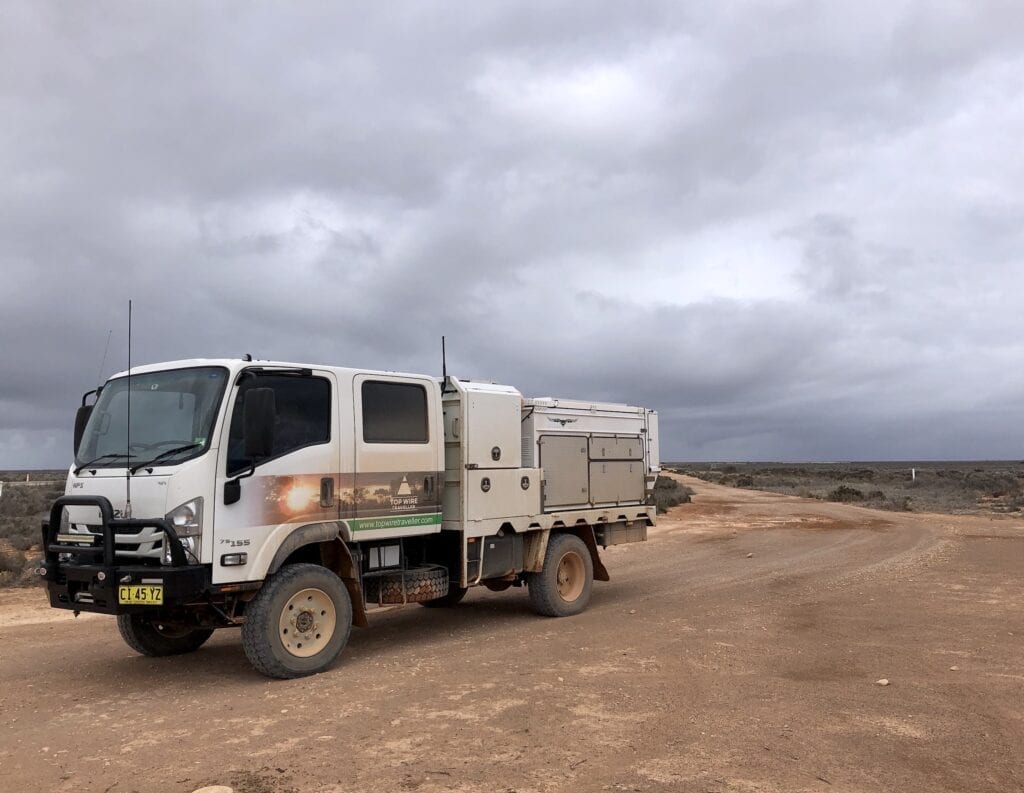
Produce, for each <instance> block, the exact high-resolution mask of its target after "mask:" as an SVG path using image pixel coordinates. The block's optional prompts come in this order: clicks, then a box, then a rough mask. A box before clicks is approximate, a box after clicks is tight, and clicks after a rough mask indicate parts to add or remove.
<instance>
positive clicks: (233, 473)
mask: <svg viewBox="0 0 1024 793" xmlns="http://www.w3.org/2000/svg"><path fill="white" fill-rule="evenodd" d="M239 377H240V379H239V380H238V384H237V387H236V389H235V393H234V395H233V396H234V399H233V404H232V405H231V406H230V411H231V412H230V414H229V415H230V420H229V421H227V422H225V427H224V430H223V431H222V435H221V448H220V453H219V456H218V466H217V489H216V491H215V498H214V502H215V503H214V512H215V520H214V522H213V525H214V536H213V558H212V562H213V582H214V583H223V582H228V581H251V580H259V579H262V578H263V577H264V576H265V575H266V571H267V568H268V566H269V565H270V562H271V561H272V559H273V556H274V553H276V551H277V549H278V548H279V547H280V546H281V543H282V542H283V541H284V539H285V537H287V535H289V534H290V533H291V532H293V531H295V530H296V529H297V528H299V527H301V526H304V525H308V524H311V523H320V522H324V521H336V520H338V518H339V513H340V510H339V498H338V496H339V490H340V485H341V483H340V481H339V479H340V469H341V464H340V463H341V460H340V451H339V450H340V448H341V443H340V439H341V427H340V420H339V407H340V406H339V398H338V396H339V395H338V382H337V378H336V377H335V375H334V374H333V373H332V372H327V371H320V370H316V369H302V370H276V369H260V368H257V367H254V368H253V369H249V370H245V371H244V372H243V373H242V374H241V375H240V376H239ZM254 388H270V389H272V390H273V391H274V398H275V405H276V410H277V416H276V419H275V422H274V432H273V451H272V453H271V454H270V456H268V457H267V458H265V459H261V460H255V461H250V460H248V459H246V458H245V457H244V456H242V455H243V444H242V415H243V410H244V406H245V395H246V393H247V392H248V391H250V390H252V389H254ZM345 401H346V402H347V399H346V400H345ZM349 437H351V436H349ZM350 442H351V441H350ZM252 463H255V468H254V469H253V472H252V475H251V476H243V478H241V479H240V480H239V485H240V492H241V497H240V498H239V500H238V501H236V502H235V503H232V504H227V503H225V498H224V483H225V482H227V481H228V480H230V479H234V478H236V477H238V476H239V475H244V474H246V473H247V472H248V471H249V469H250V465H251V464H252ZM237 554H244V563H243V564H237V562H238V561H239V558H238V556H237ZM232 555H236V556H234V558H231V556H232ZM225 556H228V557H229V558H228V559H225V558H224V557H225ZM225 562H229V563H230V564H225Z"/></svg>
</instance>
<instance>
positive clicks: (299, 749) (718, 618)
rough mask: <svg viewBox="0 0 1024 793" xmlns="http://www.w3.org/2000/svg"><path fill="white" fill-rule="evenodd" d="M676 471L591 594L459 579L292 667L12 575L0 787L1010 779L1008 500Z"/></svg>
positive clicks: (1023, 626)
mask: <svg viewBox="0 0 1024 793" xmlns="http://www.w3.org/2000/svg"><path fill="white" fill-rule="evenodd" d="M687 481H688V483H689V484H690V485H691V486H692V487H694V488H695V489H696V490H697V493H698V495H697V498H696V501H695V503H693V504H690V505H685V506H683V507H679V508H677V509H676V510H673V512H672V514H671V515H670V516H668V517H666V518H663V519H662V520H661V522H660V523H659V526H658V527H657V529H655V530H654V531H653V532H652V536H651V539H650V541H649V542H648V543H645V544H640V545H633V546H623V547H620V548H614V549H609V550H608V551H607V552H606V554H605V557H604V558H605V562H606V565H607V566H608V569H609V571H610V572H611V576H612V581H611V582H610V583H607V584H597V585H595V594H594V600H593V602H592V605H591V607H590V609H589V610H588V611H587V612H585V613H584V614H582V615H580V616H579V617H575V618H572V619H566V620H552V619H545V618H541V617H537V616H534V615H533V614H532V613H531V612H530V610H529V608H528V606H527V602H526V596H525V592H524V591H523V590H510V591H508V592H505V593H500V594H496V593H490V592H487V591H482V592H476V591H474V592H471V593H470V595H469V597H468V598H467V599H466V601H465V602H464V604H463V605H462V606H460V607H459V608H457V609H454V610H451V611H443V610H441V611H439V610H435V609H430V610H428V609H421V608H416V607H409V608H405V609H398V610H394V611H390V612H388V613H383V614H379V615H375V616H374V618H373V620H372V621H373V625H372V627H371V628H370V629H368V630H356V631H355V632H354V633H353V637H352V641H351V644H350V645H349V648H348V650H347V651H346V653H345V654H344V655H343V656H342V659H341V660H340V661H339V662H338V664H337V665H336V666H335V667H334V668H333V669H332V670H331V671H330V672H328V673H326V674H322V675H318V676H316V677H313V678H307V679H304V680H297V681H287V682H282V681H269V680H267V679H265V678H262V677H260V676H259V675H257V674H256V673H255V672H253V671H252V670H251V669H250V668H249V666H248V664H247V662H246V660H245V656H244V655H243V653H242V648H241V645H240V639H239V636H238V634H237V633H233V632H221V633H220V634H218V635H215V636H214V638H213V639H212V640H211V641H210V643H209V644H208V645H207V646H206V647H204V648H203V649H202V650H200V651H199V652H197V653H195V654H194V655H191V656H185V657H179V658H171V659H155V660H154V659H146V658H142V657H139V656H136V655H134V654H133V653H132V652H131V651H130V650H129V649H128V648H127V647H126V646H124V645H123V644H122V643H121V641H120V639H119V638H118V636H117V632H116V629H115V627H114V624H113V620H111V619H108V618H103V617H86V616H83V617H82V618H80V619H79V620H77V621H76V620H74V619H73V618H71V617H70V615H67V614H66V613H63V612H57V611H52V610H49V609H48V608H46V607H44V605H43V603H42V594H41V592H35V591H31V592H26V591H11V590H7V591H3V592H0V683H2V688H0V789H2V790H5V791H7V790H10V791H96V793H104V792H106V793H114V792H115V791H117V792H120V791H139V792H140V793H141V792H147V793H148V791H171V792H172V793H177V792H178V791H192V790H194V789H196V788H198V787H201V786H202V785H208V784H225V785H230V786H232V787H233V788H234V790H235V791H236V793H238V792H244V793H259V792H262V791H303V792H304V791H316V792H318V793H326V791H337V792H339V793H340V792H341V791H400V790H416V791H421V792H423V793H427V792H428V791H430V792H432V791H451V790H455V791H499V792H506V793H507V792H508V791H517V792H518V793H527V792H528V791H561V790H573V791H601V790H611V791H620V790H625V791H630V790H639V791H715V792H717V791H753V790H768V791H774V790H778V791H802V790H813V791H862V790H871V791H892V790H898V791H901V793H909V791H929V792H931V791H939V790H948V791H965V790H971V791H982V790H991V791H1009V790H1022V789H1024V611H1022V607H1024V521H1021V520H1019V519H1011V518H1003V517H999V518H996V517H993V518H988V517H978V518H973V517H950V516H940V515H903V514H895V513H882V512H872V511H870V510H865V509H858V508H856V507H849V506H842V505H836V504H827V503H822V502H816V501H804V500H800V499H797V498H793V497H788V496H778V495H772V494H767V493H755V492H751V491H742V490H734V489H728V488H722V487H716V486H714V485H709V484H706V483H703V482H699V481H695V480H692V481H691V480H687ZM883 678H884V679H887V680H888V681H889V685H888V686H881V685H878V684H877V683H876V681H878V680H880V679H883Z"/></svg>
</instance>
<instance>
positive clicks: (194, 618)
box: [40, 360, 659, 678]
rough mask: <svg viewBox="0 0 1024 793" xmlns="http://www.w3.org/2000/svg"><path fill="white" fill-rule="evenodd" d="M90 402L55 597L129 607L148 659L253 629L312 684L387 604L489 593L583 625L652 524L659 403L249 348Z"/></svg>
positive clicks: (52, 576)
mask: <svg viewBox="0 0 1024 793" xmlns="http://www.w3.org/2000/svg"><path fill="white" fill-rule="evenodd" d="M91 393H92V392H90V394H91ZM90 394H87V395H86V397H85V398H83V400H82V407H81V408H79V411H78V415H77V416H76V422H75V464H74V466H72V468H71V470H70V472H69V475H68V482H67V487H66V490H65V495H64V496H62V497H61V498H59V499H57V501H56V502H54V504H53V507H52V509H51V512H50V518H49V520H48V521H46V522H45V523H44V525H43V548H44V559H43V563H42V566H41V567H40V574H41V575H42V576H43V577H44V578H45V580H46V582H47V587H48V591H49V598H50V604H51V605H52V606H54V607H56V608H64V609H72V610H75V611H76V612H77V611H88V612H99V613H103V614H112V615H116V616H117V622H118V627H119V629H120V632H121V635H122V637H123V638H124V640H125V641H126V642H127V643H128V644H129V645H130V646H131V647H132V648H133V649H135V650H137V651H138V652H141V653H143V654H146V655H171V654H176V653H182V652H188V651H191V650H195V649H197V648H198V647H199V646H200V645H202V643H203V642H204V641H206V639H208V638H209V636H210V635H211V634H212V632H213V631H214V630H215V629H217V628H223V627H232V626H235V627H238V626H240V627H241V629H242V640H243V646H244V649H245V652H246V655H247V656H248V658H249V660H250V661H251V662H252V664H253V665H254V666H255V667H256V668H257V669H258V670H259V671H261V672H263V673H264V674H267V675H270V676H273V677H282V678H284V677H297V676H301V675H305V674H311V673H314V672H318V671H320V670H322V669H324V668H325V667H327V666H328V665H329V664H331V663H332V662H333V661H334V659H335V658H336V657H337V656H338V654H339V653H340V652H341V650H342V648H343V647H344V645H345V643H346V642H347V640H348V636H349V632H350V630H351V626H352V625H353V624H355V625H357V626H365V625H367V609H368V607H372V606H374V605H383V604H405V603H420V604H421V605H424V606H451V605H455V604H456V603H458V601H459V600H461V598H462V597H463V596H464V595H465V593H466V591H467V589H469V588H470V587H473V586H477V585H483V586H486V587H488V588H489V589H491V590H496V591H498V590H502V589H506V588H508V587H513V586H515V587H521V586H524V585H525V586H526V587H527V591H528V595H529V600H530V603H531V605H532V606H533V608H534V610H535V611H537V612H538V613H540V614H543V615H547V616H570V615H573V614H576V613H579V612H580V611H582V610H583V609H584V608H585V607H586V606H587V603H588V601H589V599H590V595H591V589H592V585H593V581H594V579H597V580H601V581H607V580H608V573H607V570H606V569H605V567H604V565H603V564H602V562H601V558H600V555H599V550H598V547H599V546H601V547H604V548H607V547H608V546H610V545H617V544H621V543H626V542H637V541H642V540H645V539H646V538H647V527H648V526H651V525H654V522H655V507H654V506H653V501H652V499H651V494H652V490H653V487H654V481H655V479H656V477H657V473H658V470H659V467H658V424H657V413H656V412H655V411H653V410H648V409H646V408H640V407H630V406H626V405H616V404H599V403H590V402H580V401H570V400H559V399H550V398H545V399H524V398H523V396H522V395H521V394H520V393H519V391H517V390H516V389H514V388H511V387H508V386H502V385H495V384H491V383H476V382H468V381H466V382H464V381H460V380H459V379H457V378H454V377H448V378H445V379H443V380H440V381H439V380H437V379H435V378H433V377H430V376H427V375H413V374H396V373H393V372H374V371H363V370H358V369H347V368H338V367H330V366H313V365H308V364H290V363H270V362H264V361H258V362H253V361H248V360H191V361H177V362H172V363H164V364H156V365H151V366H144V367H137V368H134V369H132V370H131V373H130V376H129V374H128V373H121V374H118V375H115V376H114V377H112V378H111V379H110V380H109V381H108V382H107V383H106V384H105V385H104V386H103V387H102V388H100V389H98V391H97V392H96V398H95V402H94V403H93V404H90V405H86V402H87V398H88V397H89V396H90ZM129 417H130V418H129Z"/></svg>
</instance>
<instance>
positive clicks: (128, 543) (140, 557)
mask: <svg viewBox="0 0 1024 793" xmlns="http://www.w3.org/2000/svg"><path fill="white" fill-rule="evenodd" d="M68 534H69V535H73V534H90V535H93V536H94V537H95V538H96V539H94V540H92V542H93V543H95V544H96V545H97V546H99V545H102V544H103V527H102V526H91V525H84V524H80V523H79V524H72V525H71V526H70V528H69V531H68ZM163 553H164V532H163V530H162V529H160V528H157V527H156V526H144V527H142V528H141V529H139V531H137V532H130V533H122V532H117V533H115V534H114V557H115V558H116V559H131V560H136V561H141V562H142V563H143V564H147V563H150V564H154V563H155V564H160V561H161V559H162V557H163ZM150 560H152V561H150Z"/></svg>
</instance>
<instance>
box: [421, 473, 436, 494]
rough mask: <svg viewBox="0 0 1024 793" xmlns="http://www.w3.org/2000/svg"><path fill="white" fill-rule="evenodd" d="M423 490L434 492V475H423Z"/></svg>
mask: <svg viewBox="0 0 1024 793" xmlns="http://www.w3.org/2000/svg"><path fill="white" fill-rule="evenodd" d="M423 492H424V493H433V492H434V477H432V476H425V477H423Z"/></svg>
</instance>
